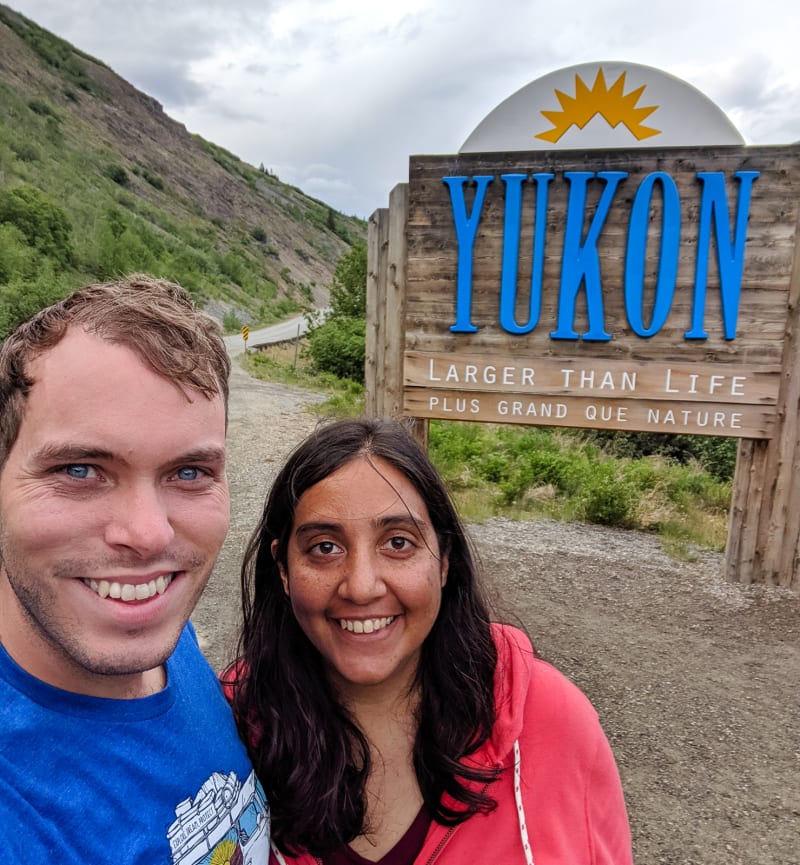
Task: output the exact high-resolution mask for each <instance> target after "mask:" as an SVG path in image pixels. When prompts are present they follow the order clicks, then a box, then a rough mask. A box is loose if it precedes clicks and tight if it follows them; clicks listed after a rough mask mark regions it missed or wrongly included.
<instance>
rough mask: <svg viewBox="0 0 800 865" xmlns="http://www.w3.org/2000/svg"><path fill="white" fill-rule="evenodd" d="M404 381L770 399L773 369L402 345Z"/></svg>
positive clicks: (429, 385) (504, 389)
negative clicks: (439, 350)
mask: <svg viewBox="0 0 800 865" xmlns="http://www.w3.org/2000/svg"><path fill="white" fill-rule="evenodd" d="M404 384H405V386H406V387H420V388H425V389H427V390H430V391H434V390H437V389H443V390H448V391H460V392H462V393H464V394H468V393H475V392H478V393H525V394H528V395H548V396H584V397H592V398H595V397H599V398H604V397H605V398H609V397H613V398H615V399H621V400H624V399H656V400H661V401H664V400H675V401H690V402H710V403H716V404H719V403H732V404H736V405H774V404H775V403H776V402H777V398H778V389H779V387H780V370H779V369H778V368H777V367H774V366H773V367H765V366H760V365H738V364H737V365H735V366H733V365H730V364H724V365H723V364H703V363H686V362H682V363H676V364H666V365H664V364H660V363H659V364H654V363H649V362H642V361H630V362H628V361H619V360H606V359H603V360H597V359H595V358H591V357H590V358H575V357H570V358H555V359H554V358H548V357H544V358H531V357H524V358H521V357H503V356H497V355H492V356H491V357H490V358H484V357H483V356H481V355H477V354H451V353H434V352H417V351H409V352H406V355H405V377H404Z"/></svg>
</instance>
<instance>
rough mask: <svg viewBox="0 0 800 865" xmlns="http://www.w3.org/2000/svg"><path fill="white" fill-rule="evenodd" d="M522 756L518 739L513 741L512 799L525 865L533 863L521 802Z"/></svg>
mask: <svg viewBox="0 0 800 865" xmlns="http://www.w3.org/2000/svg"><path fill="white" fill-rule="evenodd" d="M521 776H522V756H521V754H520V750H519V740H518V739H517V740H515V741H514V799H515V800H516V803H517V819H518V820H519V837H520V841H522V849H523V850H524V851H525V865H534V862H533V852H532V851H531V842H530V841H529V840H528V827H527V826H526V825H525V806H524V805H523V804H522V787H521Z"/></svg>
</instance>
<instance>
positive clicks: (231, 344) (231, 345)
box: [225, 315, 308, 357]
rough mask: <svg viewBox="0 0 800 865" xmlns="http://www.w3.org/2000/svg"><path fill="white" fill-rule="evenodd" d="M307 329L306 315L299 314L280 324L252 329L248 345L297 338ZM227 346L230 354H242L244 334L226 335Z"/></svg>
mask: <svg viewBox="0 0 800 865" xmlns="http://www.w3.org/2000/svg"><path fill="white" fill-rule="evenodd" d="M307 329H308V322H307V321H306V317H305V316H304V315H298V316H297V317H296V318H290V319H289V320H288V321H282V322H281V323H280V324H273V325H272V326H271V327H262V328H260V329H259V330H252V329H251V331H250V338H249V339H248V340H247V347H248V348H256V347H257V346H259V345H270V344H271V343H274V342H285V341H286V340H289V339H297V337H299V336H302V335H303V334H304V333H305V332H306V330H307ZM225 347H226V348H227V349H228V354H230V356H231V357H236V355H237V354H241V353H242V352H243V351H244V340H243V339H242V335H241V334H240V333H234V334H232V335H231V336H226V337H225Z"/></svg>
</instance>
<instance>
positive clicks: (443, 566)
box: [439, 556, 450, 588]
mask: <svg viewBox="0 0 800 865" xmlns="http://www.w3.org/2000/svg"><path fill="white" fill-rule="evenodd" d="M449 568H450V558H449V556H442V559H441V561H440V562H439V571H440V573H441V575H442V588H444V587H445V584H446V583H447V571H448V570H449Z"/></svg>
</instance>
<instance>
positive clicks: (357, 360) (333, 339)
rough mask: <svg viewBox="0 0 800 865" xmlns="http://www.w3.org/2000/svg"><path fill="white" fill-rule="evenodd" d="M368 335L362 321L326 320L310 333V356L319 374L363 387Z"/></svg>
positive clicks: (356, 319)
mask: <svg viewBox="0 0 800 865" xmlns="http://www.w3.org/2000/svg"><path fill="white" fill-rule="evenodd" d="M365 335H366V321H365V320H364V319H363V318H341V319H337V320H334V321H326V322H325V323H324V324H322V325H321V326H320V327H317V328H315V329H314V330H313V331H312V332H311V333H310V334H309V337H308V353H309V355H310V357H311V359H312V361H313V362H314V366H315V367H316V369H317V370H319V371H320V372H330V373H333V374H334V375H337V376H339V378H348V379H351V380H352V381H356V382H359V383H361V384H363V382H364V348H365V342H366V336H365Z"/></svg>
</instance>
